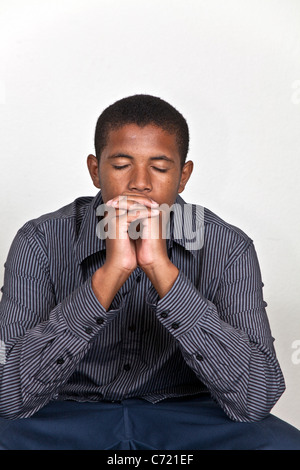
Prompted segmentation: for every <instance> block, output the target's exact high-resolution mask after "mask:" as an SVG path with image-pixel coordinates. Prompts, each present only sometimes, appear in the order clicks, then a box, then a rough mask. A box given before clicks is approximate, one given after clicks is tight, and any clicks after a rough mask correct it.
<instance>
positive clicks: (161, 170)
mask: <svg viewBox="0 0 300 470" xmlns="http://www.w3.org/2000/svg"><path fill="white" fill-rule="evenodd" d="M153 169H154V170H157V171H160V172H161V173H166V171H168V170H167V169H165V168H157V167H155V166H154V167H153Z"/></svg>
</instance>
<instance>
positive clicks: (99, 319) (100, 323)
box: [96, 318, 104, 325]
mask: <svg viewBox="0 0 300 470" xmlns="http://www.w3.org/2000/svg"><path fill="white" fill-rule="evenodd" d="M96 323H97V325H102V324H103V323H104V319H103V318H97V320H96Z"/></svg>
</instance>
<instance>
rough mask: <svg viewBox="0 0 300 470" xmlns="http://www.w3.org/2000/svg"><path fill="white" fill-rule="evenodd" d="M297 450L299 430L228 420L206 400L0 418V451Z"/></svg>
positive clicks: (278, 423) (272, 420) (79, 406)
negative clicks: (23, 417) (21, 417)
mask: <svg viewBox="0 0 300 470" xmlns="http://www.w3.org/2000/svg"><path fill="white" fill-rule="evenodd" d="M5 449H10V450H24V449H25V450H56V449H57V450H89V449H90V450H96V449H99V450H112V449H116V450H126V449H131V450H138V449H155V450H201V449H205V450H223V449H224V450H225V449H227V450H254V449H262V450H273V449H274V450H275V449H276V450H296V449H297V450H300V431H298V430H297V429H296V428H294V427H293V426H291V425H289V424H288V423H285V422H284V421H282V420H280V419H278V418H276V417H275V416H273V415H269V416H268V417H267V418H265V419H263V420H261V421H258V422H253V423H237V422H233V421H231V420H230V419H229V418H228V417H227V416H226V415H225V413H224V412H223V411H222V410H221V408H220V407H219V406H218V405H216V404H215V403H214V402H213V401H212V400H211V398H210V397H209V396H208V395H203V396H200V397H199V396H198V397H189V398H184V399H183V398H179V399H168V400H164V401H162V402H160V403H157V404H155V405H153V404H151V403H148V402H146V401H144V400H141V399H128V400H124V401H123V402H121V403H111V402H98V403H88V402H84V403H78V402H75V401H65V402H56V401H53V402H50V403H49V404H48V405H46V406H45V407H44V408H42V409H41V410H40V411H39V412H37V413H36V414H35V415H34V416H32V417H31V418H26V419H18V420H5V419H0V450H5Z"/></svg>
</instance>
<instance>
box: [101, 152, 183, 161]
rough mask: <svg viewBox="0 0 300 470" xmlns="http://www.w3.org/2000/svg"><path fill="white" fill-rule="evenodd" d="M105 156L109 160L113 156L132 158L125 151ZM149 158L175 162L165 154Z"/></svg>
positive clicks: (132, 158)
mask: <svg viewBox="0 0 300 470" xmlns="http://www.w3.org/2000/svg"><path fill="white" fill-rule="evenodd" d="M107 158H108V159H109V160H111V159H114V158H129V159H130V160H134V157H133V156H132V155H127V154H126V153H115V154H113V155H110V156H109V157H107ZM149 160H164V161H166V162H170V163H175V162H174V160H172V159H171V158H169V157H167V156H166V155H156V156H153V157H150V158H149Z"/></svg>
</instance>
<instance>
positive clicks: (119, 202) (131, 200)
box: [106, 195, 158, 207]
mask: <svg viewBox="0 0 300 470" xmlns="http://www.w3.org/2000/svg"><path fill="white" fill-rule="evenodd" d="M126 203H128V205H132V204H140V205H144V206H146V207H158V203H157V202H156V201H154V200H153V199H151V198H148V197H145V196H138V195H129V196H128V195H120V196H117V197H115V198H113V199H110V200H109V201H107V203H106V204H107V205H108V206H113V207H119V206H122V207H125V206H124V204H125V205H126Z"/></svg>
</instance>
